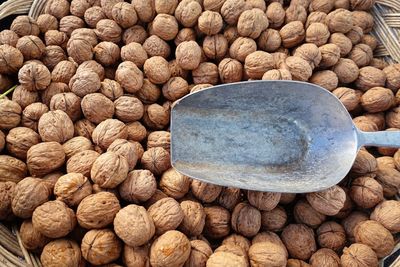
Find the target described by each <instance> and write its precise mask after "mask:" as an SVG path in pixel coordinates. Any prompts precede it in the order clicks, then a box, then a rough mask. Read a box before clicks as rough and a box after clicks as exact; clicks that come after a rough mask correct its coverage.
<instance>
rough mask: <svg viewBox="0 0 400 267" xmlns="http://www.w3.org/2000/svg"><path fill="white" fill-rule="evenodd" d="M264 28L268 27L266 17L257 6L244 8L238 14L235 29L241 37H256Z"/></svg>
mask: <svg viewBox="0 0 400 267" xmlns="http://www.w3.org/2000/svg"><path fill="white" fill-rule="evenodd" d="M200 18H201V17H200ZM200 18H199V19H200ZM266 28H268V17H267V15H266V14H265V13H264V12H263V11H262V10H261V9H259V8H253V9H250V10H245V11H243V12H242V14H240V16H239V20H238V24H237V29H238V33H239V34H240V35H241V36H243V37H250V38H252V39H256V38H258V37H259V36H260V34H261V32H262V31H264V30H265V29H266ZM218 31H219V30H218ZM207 34H209V33H207Z"/></svg>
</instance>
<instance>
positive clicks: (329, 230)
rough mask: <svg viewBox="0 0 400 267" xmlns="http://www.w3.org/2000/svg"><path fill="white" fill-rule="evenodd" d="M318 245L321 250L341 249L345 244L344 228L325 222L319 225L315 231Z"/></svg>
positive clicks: (334, 223) (331, 222)
mask: <svg viewBox="0 0 400 267" xmlns="http://www.w3.org/2000/svg"><path fill="white" fill-rule="evenodd" d="M317 236H318V237H317V239H318V244H319V245H320V246H321V247H323V248H329V249H332V250H335V251H338V250H340V249H342V248H343V247H344V245H345V242H346V234H345V231H344V228H343V227H342V226H341V225H340V224H338V223H336V222H333V221H327V222H324V223H323V224H321V226H320V227H318V229H317Z"/></svg>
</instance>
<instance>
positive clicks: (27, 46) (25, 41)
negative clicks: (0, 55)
mask: <svg viewBox="0 0 400 267" xmlns="http://www.w3.org/2000/svg"><path fill="white" fill-rule="evenodd" d="M16 48H17V49H19V51H21V53H22V55H23V56H24V60H30V59H40V58H41V57H42V56H43V54H44V50H45V46H44V43H43V42H42V40H41V39H40V38H39V37H37V36H34V35H27V36H23V37H21V38H19V39H18V42H17V45H16Z"/></svg>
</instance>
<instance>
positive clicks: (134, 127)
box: [126, 121, 164, 142]
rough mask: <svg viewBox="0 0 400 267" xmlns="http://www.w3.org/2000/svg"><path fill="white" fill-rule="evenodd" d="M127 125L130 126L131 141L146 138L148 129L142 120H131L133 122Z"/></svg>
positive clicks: (129, 138) (129, 136) (129, 137)
mask: <svg viewBox="0 0 400 267" xmlns="http://www.w3.org/2000/svg"><path fill="white" fill-rule="evenodd" d="M126 127H127V128H128V140H129V141H137V142H140V141H142V140H143V139H145V138H146V135H147V130H146V128H145V127H144V126H143V125H142V124H141V123H140V122H138V121H135V122H131V123H129V124H127V125H126ZM163 141H164V140H163Z"/></svg>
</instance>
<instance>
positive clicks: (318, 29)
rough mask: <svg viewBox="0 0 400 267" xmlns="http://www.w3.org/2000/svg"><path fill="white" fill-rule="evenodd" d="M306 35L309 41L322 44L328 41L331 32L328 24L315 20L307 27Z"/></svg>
mask: <svg viewBox="0 0 400 267" xmlns="http://www.w3.org/2000/svg"><path fill="white" fill-rule="evenodd" d="M310 16H311V15H310ZM305 35H306V41H307V42H308V43H313V44H315V45H317V46H322V45H324V44H326V43H327V42H328V40H329V37H330V35H331V34H330V32H329V29H328V26H326V25H325V24H324V23H321V22H313V23H311V24H310V25H309V26H308V27H307V30H306V33H305Z"/></svg>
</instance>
